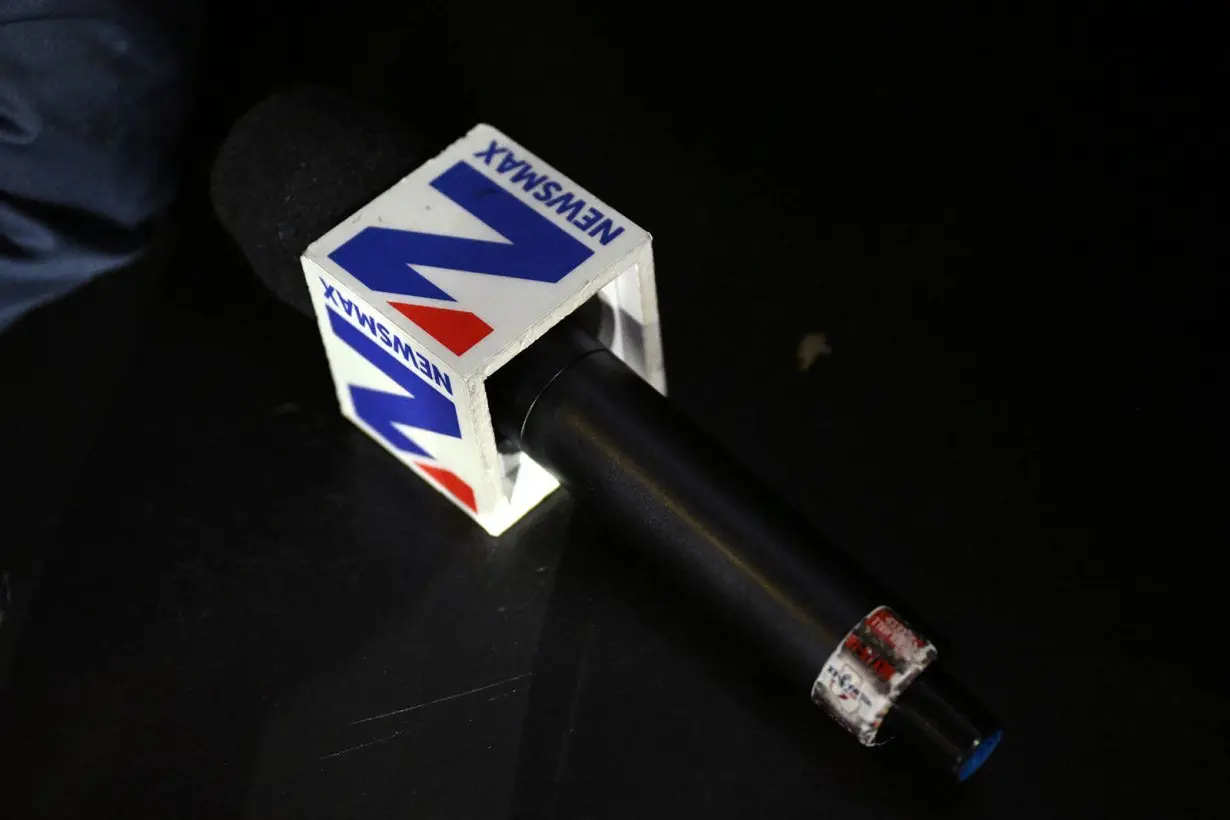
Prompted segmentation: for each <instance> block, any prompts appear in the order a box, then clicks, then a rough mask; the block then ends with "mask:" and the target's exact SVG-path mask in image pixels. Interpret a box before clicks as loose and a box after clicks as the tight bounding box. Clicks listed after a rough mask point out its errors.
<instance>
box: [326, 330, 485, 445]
mask: <svg viewBox="0 0 1230 820" xmlns="http://www.w3.org/2000/svg"><path fill="white" fill-rule="evenodd" d="M329 324H330V325H332V327H333V335H335V336H337V338H339V339H341V340H342V341H343V342H345V343H346V344H347V345H349V346H350V349H351V350H353V351H354V352H355V353H358V354H359V355H360V356H362V357H363V358H364V359H367V360H368V361H369V362H371V363H372V364H373V365H374V366H375V367H377V368H378V369H379V370H380V372H381V373H383V374H384V375H386V376H388V377H389V378H390V379H392V380H393V381H395V382H397V384H399V385H400V386H401V388H402V389H403V390H405V391H406V392H407V393H409V394H410V395H408V396H404V395H398V394H396V393H386V392H384V391H382V390H371V389H368V388H366V387H355V386H353V385H351V386H350V399H351V401H353V402H354V412H355V415H357V416H358V417H359V418H361V419H363V421H364V422H366V423H367V425H368V426H369V427H371V428H372V429H373V430H375V431H376V432H377V433H378V434H379V435H380V437H381V438H383V439H384V440H385V441H387V442H388V443H389V444H392V445H393V446H394V447H396V448H397V449H398V450H400V451H401V452H403V453H412V454H414V455H417V456H426V457H427V458H432V455H431V453H428V452H427V451H426V450H424V449H423V448H422V447H420V446H419V445H417V444H415V443H414V442H413V441H412V440H411V439H409V438H408V437H407V436H406V435H405V434H403V433H402V432H401V431H400V430H398V429H397V427H395V426H394V423H395V422H396V423H397V424H404V425H406V426H407V427H417V428H419V429H420V430H430V431H431V432H433V433H439V434H441V435H445V436H452V437H453V438H461V426H460V425H459V424H458V423H457V408H456V407H454V406H453V403H452V402H451V401H449V400H448V397H446V396H445V395H444V394H443V393H440V392H438V391H437V390H436V389H435V388H434V387H432V386H431V385H430V384H429V383H428V382H427V381H425V380H424V379H423V378H421V377H420V376H419V375H418V374H417V373H415V372H414V371H413V370H410V369H409V368H407V367H405V366H403V365H402V364H401V363H400V362H398V361H397V360H396V359H394V358H393V356H392V355H391V354H390V353H388V352H387V351H386V350H384V349H383V348H381V347H379V346H378V345H377V344H376V343H375V342H374V341H372V340H371V338H370V337H369V336H367V335H366V334H365V333H363V332H362V331H360V330H358V329H357V328H355V326H354V325H352V324H350V323H349V322H347V321H346V320H345V319H343V318H342V317H341V316H340V315H339V314H338V313H337V312H336V311H334V310H333V309H332V308H329Z"/></svg>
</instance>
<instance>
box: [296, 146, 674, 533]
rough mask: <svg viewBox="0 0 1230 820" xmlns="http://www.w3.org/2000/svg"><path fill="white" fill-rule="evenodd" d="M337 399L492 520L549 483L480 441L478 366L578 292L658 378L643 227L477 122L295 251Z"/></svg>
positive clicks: (491, 525) (624, 348) (503, 353)
mask: <svg viewBox="0 0 1230 820" xmlns="http://www.w3.org/2000/svg"><path fill="white" fill-rule="evenodd" d="M303 267H304V273H305V275H306V277H307V283H308V287H309V289H310V291H311V294H312V301H313V305H314V307H315V310H316V316H317V321H318V324H319V327H320V333H321V338H322V340H323V341H324V345H325V351H326V354H327V356H328V359H329V364H330V368H331V370H332V374H333V380H334V383H335V385H336V387H337V392H338V400H339V402H340V404H341V408H342V412H343V413H344V414H345V415H346V416H347V417H348V418H350V419H351V420H352V421H354V422H355V424H357V425H358V426H359V427H360V428H361V429H363V430H364V431H365V432H366V433H367V434H368V435H369V436H371V437H372V438H374V439H376V440H377V441H379V442H380V443H381V444H382V445H383V446H384V447H385V448H386V449H387V450H388V451H389V452H390V453H392V454H393V455H394V456H395V457H396V458H398V459H399V460H400V461H401V462H402V463H403V464H405V465H406V466H408V467H410V468H411V469H413V470H415V471H416V472H417V473H418V474H419V475H420V476H422V477H423V478H424V479H425V480H426V481H428V483H429V484H430V485H431V486H432V487H434V488H435V489H437V490H439V491H440V492H442V493H443V494H444V495H445V496H446V497H448V498H449V499H450V500H451V501H453V503H455V504H457V506H458V507H460V508H461V509H462V510H464V511H465V512H466V513H468V514H469V515H471V516H472V517H473V518H475V520H477V521H478V522H479V523H480V524H481V525H482V526H483V527H484V528H485V529H486V530H487V531H488V532H491V533H492V534H498V533H500V532H502V531H503V530H505V529H506V528H507V527H509V526H511V525H512V524H513V523H514V522H515V521H517V520H518V519H519V518H521V517H522V516H523V515H525V513H526V512H528V511H529V510H530V509H531V508H533V506H534V505H535V504H537V503H538V502H539V501H541V500H542V498H544V497H545V496H546V495H547V494H549V493H550V492H551V491H552V490H553V489H554V488H555V487H556V482H555V480H554V479H553V478H551V477H550V476H549V475H547V474H546V472H545V471H544V470H542V469H541V468H540V467H538V465H536V464H534V463H533V462H532V461H531V460H530V459H528V458H527V457H525V456H521V457H520V458H519V459H514V460H512V461H511V462H510V460H509V459H506V458H501V457H500V456H499V454H498V452H497V451H496V443H495V437H494V434H493V432H492V428H491V421H490V414H489V413H488V410H487V400H486V391H485V385H484V380H485V379H486V378H487V377H488V376H489V375H491V374H492V373H494V372H495V371H496V370H497V369H498V368H499V367H500V366H501V365H503V364H504V363H505V362H507V361H508V360H509V359H510V358H511V357H512V356H514V355H516V353H518V352H519V351H521V350H523V349H524V348H525V347H526V346H528V345H529V344H530V343H531V342H532V341H534V340H535V339H537V338H538V337H539V336H541V335H542V334H543V333H544V332H546V330H548V329H549V328H550V327H551V326H553V325H554V324H556V323H557V322H559V321H560V320H561V319H562V318H564V317H565V316H567V315H568V314H569V313H571V312H572V311H573V310H575V309H576V308H577V307H578V306H579V305H580V304H582V303H583V302H584V301H585V300H586V299H588V298H590V297H591V296H594V295H595V294H598V293H599V292H601V297H600V298H602V300H603V301H604V302H606V303H607V304H608V305H609V306H610V307H611V308H612V309H613V313H614V316H615V319H616V321H615V322H614V336H613V338H612V343H611V347H612V349H613V350H614V351H615V353H616V355H619V356H621V358H624V360H625V361H627V362H628V364H630V365H631V366H632V367H633V369H635V370H636V371H637V372H638V373H640V374H641V375H642V377H644V378H645V379H646V380H647V381H649V382H650V383H651V384H653V385H654V386H655V387H657V388H658V389H659V390H664V389H665V381H664V376H663V371H662V351H661V337H660V333H659V327H658V318H657V302H656V295H655V293H654V282H653V257H652V251H651V246H650V237H649V235H648V234H647V233H645V231H643V230H642V229H640V228H639V227H637V226H636V225H634V224H633V223H631V222H630V221H628V220H627V219H626V218H625V217H623V216H622V215H621V214H619V213H617V212H615V211H613V210H612V209H610V208H609V207H608V206H606V205H605V204H604V203H602V202H601V201H599V200H597V199H596V198H594V197H593V195H591V194H589V193H588V192H587V191H585V190H583V189H581V188H579V187H578V186H576V185H575V183H573V182H572V181H571V180H568V179H567V178H566V177H564V176H562V175H561V174H559V173H558V172H557V171H555V169H553V168H551V167H550V166H548V165H546V164H545V163H543V162H542V161H541V160H539V159H538V158H537V157H534V156H533V155H531V154H529V153H528V152H527V151H525V150H524V149H523V148H521V147H520V146H518V145H516V144H515V143H513V142H512V141H511V140H509V139H508V138H507V137H505V136H504V135H503V134H501V133H500V132H498V131H496V130H495V129H493V128H491V127H489V126H485V125H480V126H477V127H476V128H474V129H473V130H472V131H471V132H470V133H469V134H468V135H467V136H466V137H464V138H463V139H461V140H459V141H458V142H456V143H454V144H453V145H452V146H450V147H449V148H448V149H447V150H446V151H444V152H443V153H442V154H441V155H440V156H438V157H436V158H435V159H433V160H431V161H430V162H428V163H426V164H425V165H423V166H422V167H420V168H418V169H417V170H415V171H414V172H413V173H411V174H410V175H409V176H407V177H406V178H405V179H403V180H401V181H400V182H398V183H397V184H395V185H394V186H393V187H392V188H390V189H389V190H388V191H386V192H385V193H384V194H382V195H381V196H379V197H377V198H376V199H375V200H373V201H372V202H371V203H369V204H368V205H367V206H365V207H364V208H362V209H361V210H360V211H359V212H358V213H356V214H355V215H354V216H352V217H350V218H349V219H347V220H346V221H345V222H343V223H342V224H341V225H338V226H337V227H336V228H334V229H333V230H331V231H329V232H328V233H327V234H325V236H323V237H322V238H321V239H319V240H317V241H316V242H314V243H313V244H312V246H311V247H309V248H308V250H307V251H306V252H305V253H304V256H303Z"/></svg>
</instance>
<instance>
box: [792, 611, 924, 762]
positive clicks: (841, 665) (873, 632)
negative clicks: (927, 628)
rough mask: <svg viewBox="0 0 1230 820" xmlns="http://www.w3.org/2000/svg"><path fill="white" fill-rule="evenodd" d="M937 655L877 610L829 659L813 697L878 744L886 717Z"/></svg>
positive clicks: (903, 625) (887, 613)
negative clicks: (881, 727)
mask: <svg viewBox="0 0 1230 820" xmlns="http://www.w3.org/2000/svg"><path fill="white" fill-rule="evenodd" d="M936 654H937V651H936V648H935V644H933V643H931V642H930V641H928V640H927V639H925V638H923V637H922V636H921V635H919V634H918V633H917V632H915V631H914V630H912V629H910V627H909V625H908V624H906V623H905V621H903V620H901V618H899V617H897V613H895V612H893V611H892V610H891V609H889V608H888V607H886V606H881V607H877V608H876V609H874V610H872V612H871V614H869V615H868V616H867V617H866V618H864V619H863V620H862V621H860V622H859V623H858V624H857V625H856V626H855V627H854V628H853V629H851V630H850V632H849V633H848V634H847V635H846V637H845V640H843V641H842V642H841V646H839V647H837V650H836V651H835V652H833V654H832V655H831V656H830V657H829V659H828V662H826V663H825V664H824V668H823V669H822V670H820V675H819V676H818V677H817V678H816V682H815V683H814V684H812V689H811V698H812V700H813V701H815V702H816V703H818V704H820V705H821V706H823V707H825V708H826V709H827V710H828V711H829V714H831V715H832V716H833V717H834V718H835V719H836V720H837V722H838V723H840V724H841V725H842V726H844V727H845V728H846V729H847V730H848V731H849V732H850V733H851V734H853V735H854V736H855V737H857V738H858V739H859V742H860V743H862V744H863V745H864V746H874V745H876V733H877V732H879V731H880V724H881V723H883V721H884V716H885V715H887V714H888V710H889V709H891V708H892V706H893V703H895V702H896V700H897V698H898V696H900V694H901V692H902V691H904V690H905V687H907V686H909V684H910V682H911V681H913V680H914V678H916V677H918V676H919V675H920V674H921V673H922V671H923V670H924V669H926V668H927V666H928V665H930V663H931V662H932V661H933V660H935V656H936Z"/></svg>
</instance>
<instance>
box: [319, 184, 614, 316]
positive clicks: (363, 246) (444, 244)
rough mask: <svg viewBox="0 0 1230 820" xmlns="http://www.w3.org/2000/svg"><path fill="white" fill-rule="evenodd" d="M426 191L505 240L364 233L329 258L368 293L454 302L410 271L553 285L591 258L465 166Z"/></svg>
mask: <svg viewBox="0 0 1230 820" xmlns="http://www.w3.org/2000/svg"><path fill="white" fill-rule="evenodd" d="M431 187H433V188H435V189H436V190H437V191H439V192H440V193H442V194H444V195H445V196H446V197H448V198H449V199H451V200H452V201H453V202H456V203H457V204H458V205H460V206H461V207H462V208H465V209H466V210H467V211H469V212H470V213H471V214H473V215H474V216H476V217H478V218H479V219H481V220H482V221H483V222H485V223H486V224H487V225H488V226H489V227H491V228H493V229H494V230H496V231H497V232H498V233H499V234H500V235H501V236H503V237H505V238H506V239H508V242H488V241H486V240H483V239H463V238H461V237H457V236H441V235H438V234H433V233H418V232H417V231H402V230H395V229H393V228H375V227H367V228H364V229H363V230H361V231H359V232H358V233H357V234H355V235H354V237H352V238H351V239H350V240H349V241H348V242H346V243H345V244H344V245H342V246H341V247H339V248H338V249H337V250H335V251H334V252H333V253H331V254H329V258H330V259H332V260H333V261H334V262H336V263H337V264H338V265H341V266H342V267H343V268H344V269H345V270H346V271H347V272H349V273H350V275H352V276H354V277H355V278H356V279H358V280H359V281H360V282H362V283H363V284H364V285H366V286H367V287H369V288H371V289H372V290H378V291H384V292H386V293H400V294H403V295H406V296H423V297H427V298H429V299H443V300H446V301H449V302H452V301H454V300H453V297H451V296H449V295H448V294H447V293H445V292H444V291H442V290H440V289H439V288H438V287H436V286H435V285H434V284H432V283H431V282H430V281H429V280H428V279H427V278H426V277H424V276H423V275H422V274H420V273H419V272H418V271H416V270H414V268H412V267H410V266H411V265H416V264H417V265H426V266H429V267H433V268H447V269H449V270H460V271H468V272H470V273H486V274H491V275H492V276H508V277H512V278H515V279H532V280H534V281H536V282H558V281H559V280H561V279H563V278H564V277H565V276H567V275H568V274H569V273H571V272H572V271H573V270H574V269H576V267H577V266H578V265H580V264H581V263H582V262H584V261H585V260H586V259H588V258H589V257H590V256H592V255H593V251H591V250H590V249H589V248H587V247H585V246H584V245H583V244H581V243H580V242H579V241H577V239H576V238H574V237H572V236H569V235H568V234H567V233H565V232H564V230H563V229H562V228H560V227H559V226H558V225H556V224H555V223H554V222H552V221H551V220H549V219H547V218H546V217H545V216H543V215H542V214H540V213H538V212H537V211H535V210H534V208H533V207H531V206H529V205H527V204H525V203H524V202H522V201H521V200H519V199H517V198H516V197H515V196H513V195H512V194H510V193H508V191H505V190H504V189H503V188H501V187H500V186H499V185H497V184H496V183H494V182H492V181H491V180H489V179H487V177H485V176H483V175H482V174H480V173H479V172H478V171H476V170H474V169H473V168H472V167H470V166H469V165H467V164H466V163H464V162H458V163H457V164H456V165H454V166H453V167H452V168H449V169H448V170H447V171H445V172H444V173H442V174H440V176H438V177H436V178H435V179H434V180H433V181H432V183H431ZM509 242H511V243H512V244H509Z"/></svg>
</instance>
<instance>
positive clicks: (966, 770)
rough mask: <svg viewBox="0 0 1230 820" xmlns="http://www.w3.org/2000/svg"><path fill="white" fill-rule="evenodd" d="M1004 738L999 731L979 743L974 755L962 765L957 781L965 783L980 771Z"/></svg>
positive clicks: (1001, 731)
mask: <svg viewBox="0 0 1230 820" xmlns="http://www.w3.org/2000/svg"><path fill="white" fill-rule="evenodd" d="M1003 736H1004V733H1003V730H999V731H997V732H995V734H993V735H990V736H989V737H987V738H986V739H985V740H983V741H982V742H981V743H979V744H978V746H977V748H975V749H974V752H973V754H971V755H970V756H969V757H968V758H966V760H965V762H964V763H962V764H961V770H960V771H959V772H957V780H959V781H961V782H963V783H964V782H965V781H966V780H968V779H969V777H970V775H972V774H973V773H974V772H976V771H978V769H980V768H981V767H982V764H983V763H986V762H987V758H988V757H990V756H991V752H993V751H995V747H996V746H998V745H999V741H1000V739H1001V738H1002V737H1003Z"/></svg>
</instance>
